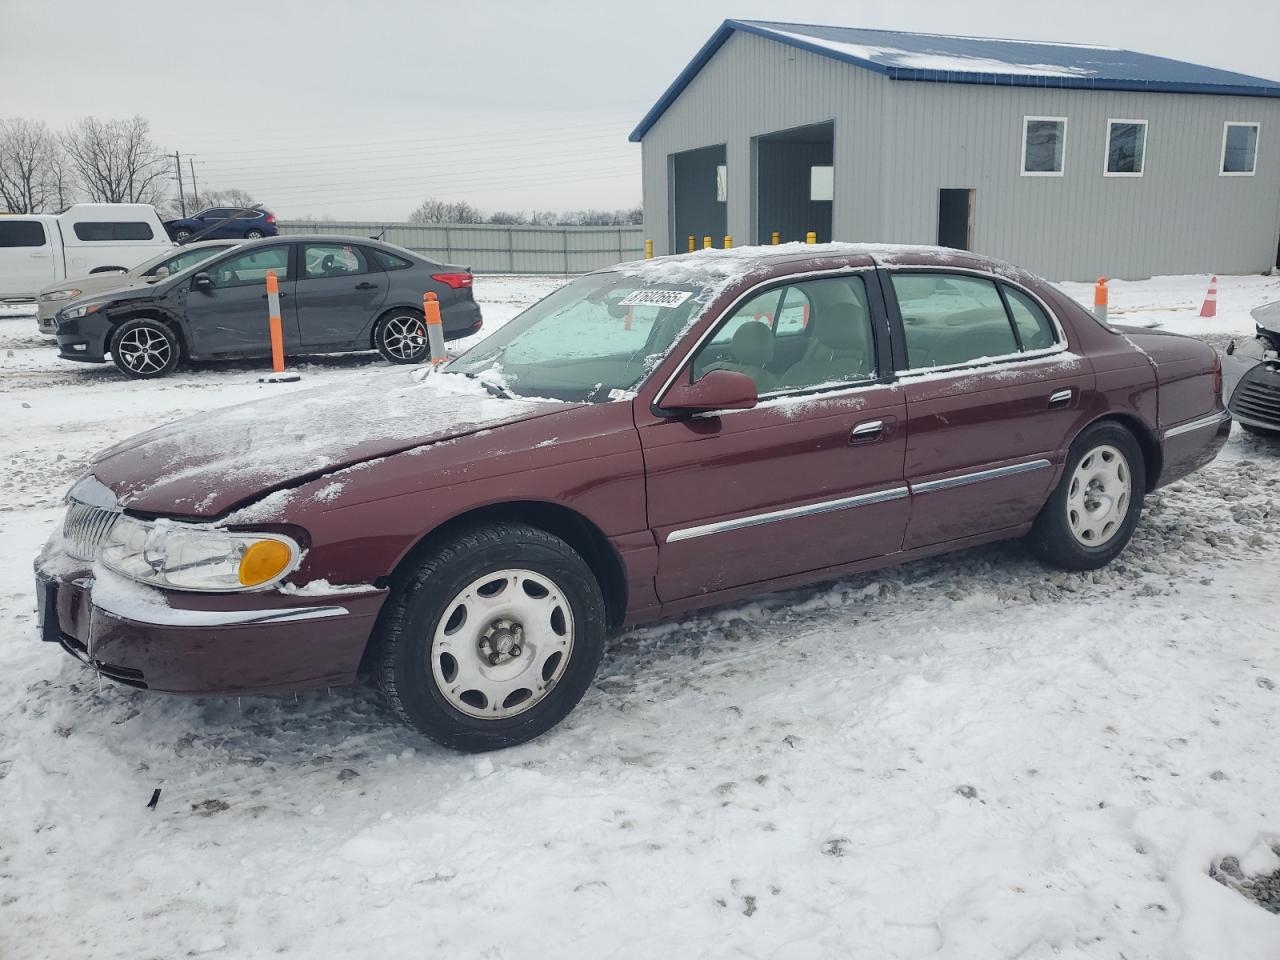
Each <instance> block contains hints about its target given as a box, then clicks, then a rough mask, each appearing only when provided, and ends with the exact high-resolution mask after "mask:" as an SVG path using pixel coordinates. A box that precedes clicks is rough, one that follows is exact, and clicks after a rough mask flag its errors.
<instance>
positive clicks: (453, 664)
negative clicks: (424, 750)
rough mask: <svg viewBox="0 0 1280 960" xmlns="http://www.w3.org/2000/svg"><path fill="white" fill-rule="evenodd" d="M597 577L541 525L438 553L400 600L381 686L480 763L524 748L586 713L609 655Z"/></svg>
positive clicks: (387, 624)
mask: <svg viewBox="0 0 1280 960" xmlns="http://www.w3.org/2000/svg"><path fill="white" fill-rule="evenodd" d="M605 631H606V621H605V606H604V597H603V595H602V593H601V591H600V586H599V584H598V583H597V581H596V578H595V576H594V575H593V574H592V572H591V568H590V567H588V566H587V564H586V562H585V561H584V560H583V559H582V557H581V556H579V555H578V553H577V552H576V551H575V550H574V549H573V548H572V547H570V546H569V545H568V544H567V543H565V542H564V541H563V540H561V539H560V538H559V537H556V536H554V535H553V534H550V533H547V532H546V531H545V530H541V529H539V528H537V527H531V526H526V525H524V524H516V523H501V524H493V525H489V526H484V527H479V528H477V529H475V530H473V531H471V532H469V533H465V534H462V535H460V536H458V537H456V538H455V539H453V540H452V541H450V542H448V543H444V544H442V545H440V546H439V547H437V548H436V549H435V550H433V551H432V552H431V554H430V555H429V556H427V557H426V559H425V560H424V562H423V563H422V565H421V566H420V567H419V568H418V569H417V570H416V571H415V572H414V573H413V574H412V575H411V576H410V577H409V578H408V579H407V581H406V582H405V583H403V584H401V586H400V587H399V588H398V589H397V590H396V593H395V595H394V599H393V600H392V606H391V607H390V610H389V613H388V614H387V616H386V619H385V621H384V623H383V626H382V628H381V632H380V635H379V637H378V638H377V642H378V643H379V648H378V649H379V656H378V661H377V665H378V683H379V686H380V687H381V689H382V692H383V695H384V697H385V698H386V700H387V702H388V703H389V704H390V705H391V707H392V709H393V710H395V712H396V713H397V714H398V715H399V716H400V717H401V719H403V720H405V721H407V722H408V723H410V724H412V725H413V726H414V727H416V728H417V729H418V730H420V731H421V732H422V733H424V734H426V736H428V737H430V738H431V739H432V740H434V741H435V742H436V743H439V744H441V745H443V746H446V747H450V748H452V749H454V750H462V751H466V752H469V753H477V752H481V751H485V750H496V749H499V748H501V747H509V746H514V745H515V744H518V743H524V742H525V741H527V740H531V739H533V738H534V737H536V736H538V735H540V734H542V733H544V732H546V731H547V730H549V729H551V728H552V727H553V726H555V725H556V724H557V723H559V722H560V721H561V720H562V719H563V718H564V717H565V716H566V715H567V714H568V713H569V711H570V710H572V709H573V708H574V706H576V705H577V703H578V701H579V700H580V699H582V695H583V694H584V693H585V692H586V689H587V686H588V685H589V684H590V683H591V679H592V678H593V677H594V676H595V672H596V668H597V667H598V666H599V664H600V656H601V654H602V652H603V650H604V637H605Z"/></svg>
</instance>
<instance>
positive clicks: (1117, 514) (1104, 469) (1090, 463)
mask: <svg viewBox="0 0 1280 960" xmlns="http://www.w3.org/2000/svg"><path fill="white" fill-rule="evenodd" d="M1146 489H1147V473H1146V462H1145V461H1144V460H1143V457H1142V449H1141V448H1140V447H1139V446H1138V441H1137V440H1136V439H1135V438H1134V436H1133V434H1132V433H1130V432H1129V431H1128V430H1127V429H1126V428H1124V427H1123V426H1121V425H1120V424H1118V423H1113V422H1105V421H1104V422H1102V423H1095V424H1094V425H1093V426H1091V427H1089V428H1088V429H1086V430H1085V431H1084V432H1083V433H1081V434H1080V436H1078V437H1077V438H1076V440H1075V442H1074V443H1073V444H1071V449H1070V450H1069V451H1068V453H1067V462H1066V465H1065V467H1064V469H1063V471H1062V479H1061V480H1059V481H1058V486H1057V487H1056V488H1055V489H1054V491H1053V493H1052V494H1051V495H1050V497H1049V502H1048V503H1046V504H1045V505H1044V508H1043V509H1042V510H1041V511H1040V515H1039V516H1038V517H1036V522H1035V525H1034V526H1033V527H1032V528H1031V533H1030V534H1028V535H1027V545H1028V546H1029V547H1030V548H1031V552H1032V553H1034V554H1035V555H1036V556H1038V557H1039V558H1040V559H1041V560H1043V561H1044V562H1045V563H1048V564H1050V565H1052V566H1055V567H1061V568H1062V569H1064V570H1096V569H1097V568H1098V567H1102V566H1106V565H1107V564H1108V563H1110V562H1111V561H1112V560H1114V559H1115V558H1116V556H1117V555H1119V553H1120V551H1121V550H1123V549H1124V548H1125V545H1126V544H1128V542H1129V539H1130V538H1131V537H1132V536H1133V528H1134V527H1135V526H1136V525H1137V523H1138V517H1139V516H1140V515H1141V513H1142V500H1143V496H1144V494H1145V493H1146Z"/></svg>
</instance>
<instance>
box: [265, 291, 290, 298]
mask: <svg viewBox="0 0 1280 960" xmlns="http://www.w3.org/2000/svg"><path fill="white" fill-rule="evenodd" d="M287 296H288V294H287V293H285V292H284V291H283V290H281V291H280V299H281V300H283V299H284V298H285V297H287ZM262 299H263V300H265V299H267V295H266V294H265V293H264V294H263V295H262Z"/></svg>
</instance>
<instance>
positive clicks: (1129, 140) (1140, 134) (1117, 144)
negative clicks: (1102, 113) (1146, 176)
mask: <svg viewBox="0 0 1280 960" xmlns="http://www.w3.org/2000/svg"><path fill="white" fill-rule="evenodd" d="M1146 152H1147V121H1145V120H1108V121H1107V164H1106V166H1105V167H1104V168H1103V170H1102V172H1103V174H1104V175H1105V176H1108V177H1140V176H1142V170H1143V164H1144V162H1145V158H1146Z"/></svg>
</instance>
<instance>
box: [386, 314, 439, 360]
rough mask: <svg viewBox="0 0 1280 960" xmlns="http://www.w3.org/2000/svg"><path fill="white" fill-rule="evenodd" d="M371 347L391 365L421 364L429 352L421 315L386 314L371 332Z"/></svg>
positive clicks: (425, 327)
mask: <svg viewBox="0 0 1280 960" xmlns="http://www.w3.org/2000/svg"><path fill="white" fill-rule="evenodd" d="M373 345H374V346H375V347H377V348H378V352H379V353H380V354H382V356H383V358H384V359H386V360H389V361H390V362H392V363H421V362H422V361H423V360H424V359H426V356H427V352H428V351H429V350H430V345H429V344H428V342H427V325H426V323H424V322H423V319H422V314H420V313H416V312H414V311H412V310H393V311H392V312H391V313H388V314H387V315H386V316H384V317H383V318H382V319H380V320H379V321H378V325H377V326H376V327H375V328H374V330H373Z"/></svg>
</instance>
